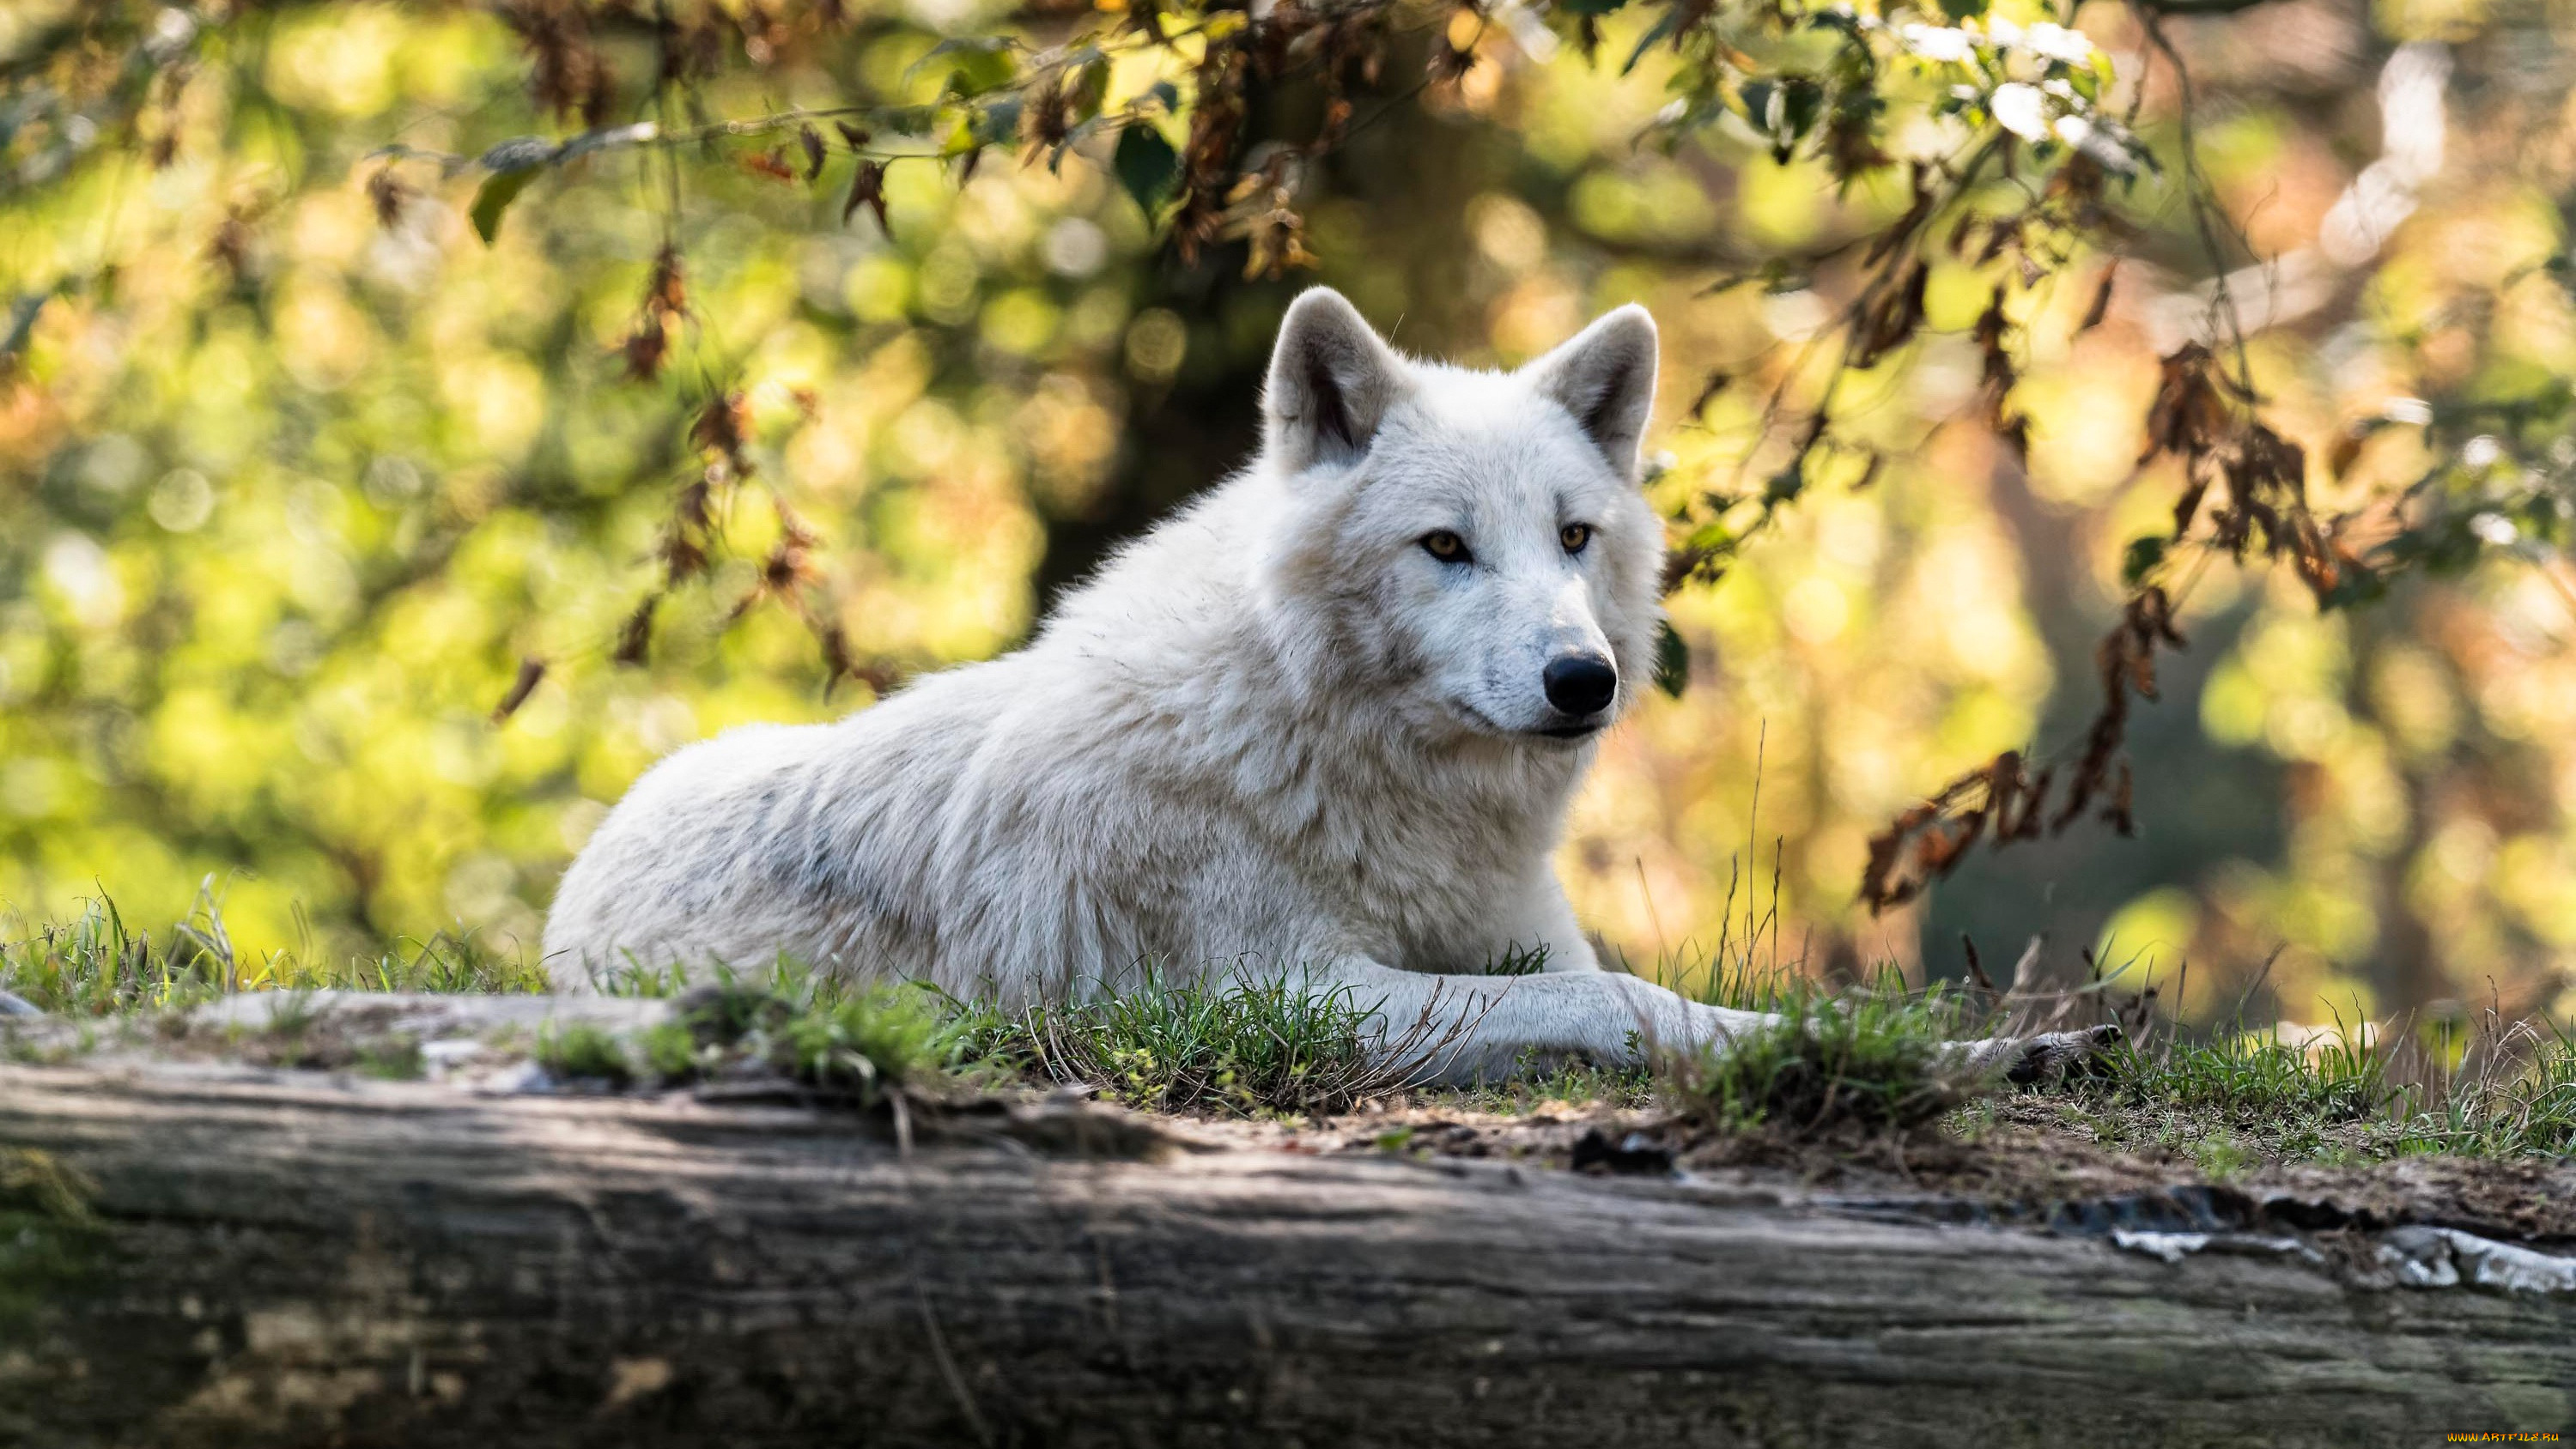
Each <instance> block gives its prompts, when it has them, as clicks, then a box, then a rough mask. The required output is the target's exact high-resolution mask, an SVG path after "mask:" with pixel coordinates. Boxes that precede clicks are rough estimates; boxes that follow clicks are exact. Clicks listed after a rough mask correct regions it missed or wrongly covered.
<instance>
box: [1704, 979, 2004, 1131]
mask: <svg viewBox="0 0 2576 1449" xmlns="http://www.w3.org/2000/svg"><path fill="white" fill-rule="evenodd" d="M1773 1009H1774V1010H1776V1011H1777V1012H1778V1013H1779V1016H1780V1019H1779V1020H1778V1021H1777V1022H1776V1023H1774V1024H1772V1025H1770V1026H1767V1027H1764V1028H1762V1029H1760V1030H1757V1031H1752V1032H1748V1033H1746V1034H1745V1035H1743V1036H1741V1037H1738V1038H1736V1039H1735V1040H1734V1041H1732V1042H1728V1043H1725V1044H1723V1045H1711V1046H1703V1047H1697V1048H1693V1049H1690V1050H1685V1051H1679V1052H1672V1053H1667V1054H1666V1055H1665V1056H1664V1057H1663V1059H1662V1060H1661V1061H1660V1062H1659V1063H1658V1064H1657V1093H1658V1097H1659V1099H1660V1100H1661V1101H1662V1102H1663V1103H1664V1104H1665V1106H1666V1107H1667V1108H1668V1109H1669V1110H1671V1112H1672V1113H1673V1114H1674V1115H1675V1116H1676V1117H1679V1118H1682V1119H1683V1120H1686V1121H1690V1122H1694V1123H1697V1124H1699V1125H1701V1126H1705V1127H1711V1128H1715V1129H1717V1130H1720V1131H1725V1132H1753V1131H1764V1132H1772V1133H1778V1134H1782V1135H1785V1136H1788V1137H1792V1138H1799V1139H1808V1138H1816V1137H1823V1136H1828V1135H1832V1134H1834V1133H1837V1132H1841V1131H1846V1130H1856V1131H1859V1132H1863V1133H1883V1132H1903V1131H1911V1130H1913V1129H1915V1128H1919V1127H1922V1126H1925V1125H1927V1124H1929V1123H1932V1122H1934V1121H1937V1120H1939V1119H1940V1118H1942V1117H1944V1116H1946V1115H1947V1114H1948V1113H1949V1112H1950V1110H1951V1109H1952V1108H1954V1107H1957V1106H1958V1105H1959V1104H1960V1103H1961V1102H1963V1101H1965V1100H1967V1099H1968V1098H1969V1097H1970V1096H1972V1095H1974V1094H1975V1093H1977V1092H1978V1091H1980V1090H1982V1089H1984V1088H1986V1087H1988V1086H1990V1085H1992V1082H1991V1079H1992V1077H1993V1076H1994V1073H1992V1072H1983V1071H1973V1070H1969V1069H1966V1068H1963V1067H1961V1066H1959V1065H1957V1064H1955V1063H1954V1062H1952V1061H1950V1060H1948V1059H1947V1056H1946V1048H1945V1043H1948V1042H1952V1041H1956V1040H1958V1039H1959V1038H1960V1037H1962V1036H1963V1035H1973V1034H1974V1032H1973V1029H1972V1026H1971V1022H1970V1014H1969V1012H1968V1011H1967V1010H1966V1008H1965V1007H1964V1006H1963V1005H1962V1004H1961V1003H1960V1002H1959V1000H1958V999H1957V998H1955V997H1953V996H1951V995H1949V994H1948V993H1945V992H1938V991H1936V992H1933V993H1929V994H1927V995H1922V996H1914V995H1910V994H1907V993H1904V992H1900V991H1886V990H1874V991H1871V990H1865V991H1857V992H1854V993H1852V994H1850V995H1847V996H1843V997H1830V996H1825V995H1823V994H1821V993H1817V992H1814V991H1807V992H1793V993H1790V994H1788V995H1787V996H1785V997H1784V998H1782V999H1781V1000H1779V1001H1778V1003H1777V1004H1776V1005H1775V1007H1774V1008H1773Z"/></svg>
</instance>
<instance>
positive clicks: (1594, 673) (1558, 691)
mask: <svg viewBox="0 0 2576 1449" xmlns="http://www.w3.org/2000/svg"><path fill="white" fill-rule="evenodd" d="M1539 682H1540V683H1541V684H1543V685H1545V686H1546V687H1547V702H1548V703H1550V704H1552V705H1555V706H1556V707H1557V708H1558V709H1560V710H1563V711H1564V712H1565V713H1567V714H1571V715H1587V714H1598V713H1600V712H1601V711H1602V710H1605V709H1608V708H1609V707H1610V701H1611V700H1613V699H1615V698H1617V697H1618V694H1619V671H1618V669H1617V667H1616V666H1614V665H1612V664H1611V662H1610V661H1609V660H1607V659H1604V658H1602V657H1601V656H1600V655H1598V654H1568V655H1566V656H1565V657H1564V658H1562V659H1554V660H1550V661H1549V662H1548V666H1547V670H1546V672H1545V673H1543V674H1541V675H1540V676H1539Z"/></svg>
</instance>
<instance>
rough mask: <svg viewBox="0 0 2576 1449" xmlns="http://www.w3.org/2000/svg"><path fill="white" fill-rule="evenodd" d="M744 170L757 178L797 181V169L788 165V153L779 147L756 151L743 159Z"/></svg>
mask: <svg viewBox="0 0 2576 1449" xmlns="http://www.w3.org/2000/svg"><path fill="white" fill-rule="evenodd" d="M742 169H743V170H745V171H748V172H750V173H752V174H753V175H755V176H766V177H769V178H770V179H771V180H773V181H793V180H795V179H796V168H795V167H793V166H790V165H788V164H787V152H786V151H785V150H784V149H783V148H781V147H777V146H772V147H770V148H769V149H768V150H766V151H754V152H753V153H751V154H750V155H748V156H745V157H743V158H742Z"/></svg>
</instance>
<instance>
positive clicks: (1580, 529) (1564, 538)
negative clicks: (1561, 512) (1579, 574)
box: [1556, 523, 1592, 553]
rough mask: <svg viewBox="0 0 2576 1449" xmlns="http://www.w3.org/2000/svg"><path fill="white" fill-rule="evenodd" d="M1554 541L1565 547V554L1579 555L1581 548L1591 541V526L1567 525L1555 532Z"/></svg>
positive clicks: (1580, 524)
mask: <svg viewBox="0 0 2576 1449" xmlns="http://www.w3.org/2000/svg"><path fill="white" fill-rule="evenodd" d="M1556 541H1557V542H1559V543H1561V544H1564V545H1565V551H1566V552H1567V553H1581V552H1583V546H1584V545H1585V544H1587V543H1590V542H1591V541H1592V525H1591V524H1588V523H1569V524H1567V525H1566V526H1565V527H1563V528H1560V529H1558V530H1557V531H1556Z"/></svg>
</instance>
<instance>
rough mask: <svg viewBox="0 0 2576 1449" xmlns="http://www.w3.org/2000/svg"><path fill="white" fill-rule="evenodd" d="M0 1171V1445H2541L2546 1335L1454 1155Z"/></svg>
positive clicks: (534, 1113)
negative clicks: (2446, 1439)
mask: <svg viewBox="0 0 2576 1449" xmlns="http://www.w3.org/2000/svg"><path fill="white" fill-rule="evenodd" d="M10 1162H15V1163H16V1164H17V1176H16V1178H15V1179H12V1178H11V1177H10V1176H8V1175H7V1174H6V1173H5V1172H0V1442H5V1443H24V1444H42V1445H48V1446H50V1445H90V1444H102V1445H104V1444H118V1445H126V1444H131V1445H146V1444H148V1445H182V1446H184V1445H199V1444H259V1445H300V1444H428V1445H451V1444H453V1445H471V1446H475V1449H491V1446H497V1445H515V1444H594V1443H595V1444H618V1445H661V1444H671V1445H693V1446H694V1445H708V1444H726V1445H738V1444H755V1443H760V1444H772V1443H774V1444H803V1443H815V1444H868V1445H880V1444H888V1445H904V1444H958V1443H966V1444H972V1443H977V1442H983V1443H992V1444H1071V1445H1092V1444H1101V1445H1110V1444H1121V1445H1123V1444H1137V1445H1149V1444H1230V1443H1281V1444H1307V1445H1316V1446H1328V1445H1401V1446H1405V1449H1429V1446H1436V1445H1449V1444H1458V1445H1499V1444H1548V1445H1557V1444H1608V1445H1623V1446H1650V1445H1664V1444H1673V1445H1685V1444H1686V1445H1694V1446H1711V1445H1734V1444H1744V1445H1766V1446H1768V1445H1800V1444H1816V1445H1837V1446H1842V1445H1879V1444H1887V1445H1900V1444H1901V1445H1908V1446H1914V1445H1924V1446H1941V1445H1962V1446H1966V1445H1974V1446H1980V1449H1987V1446H1995V1445H2010V1444H2072V1443H2082V1444H2119V1445H2204V1444H2206V1445H2218V1444H2230V1445H2233V1444H2244V1443H2268V1444H2287V1445H2305V1444H2315V1445H2337V1446H2344V1445H2356V1444H2378V1443H2386V1444H2406V1445H2420V1444H2426V1443H2433V1442H2438V1438H2436V1437H2434V1436H2437V1435H2438V1434H2439V1433H2440V1432H2441V1431H2444V1430H2472V1429H2564V1428H2566V1427H2568V1426H2569V1423H2570V1418H2571V1404H2576V1398H2571V1392H2576V1302H2571V1296H2570V1295H2566V1294H2534V1293H2518V1294H2506V1293H2499V1292H2493V1291H2482V1290H2475V1289H2470V1288H2452V1289H2442V1290H2407V1289H2395V1290H2380V1291H2366V1290H2362V1289H2357V1288H2352V1287H2348V1286H2345V1284H2344V1283H2343V1282H2342V1281H2341V1280H2339V1279H2338V1278H2337V1277H2336V1276H2334V1275H2333V1274H2331V1273H2329V1272H2327V1271H2325V1270H2324V1269H2322V1268H2320V1267H2317V1266H2313V1265H2309V1264H2304V1263H2301V1262H2299V1261H2296V1260H2295V1259H2293V1258H2288V1257H2260V1256H2221V1255H2217V1254H2211V1253H2204V1254H2200V1255H2197V1256H2193V1257H2188V1258H2185V1259H2184V1260H2183V1261H2181V1262H2179V1263H2175V1264H2167V1263H2164V1262H2160V1261H2157V1260H2156V1259H2154V1258H2152V1257H2149V1256H2146V1255H2143V1254H2139V1253H2134V1252H2119V1251H2115V1250H2114V1249H2113V1248H2111V1247H2110V1246H2108V1245H2107V1244H2105V1243H2103V1242H2101V1241H2099V1240H2095V1239H2089V1238H2081V1237H2065V1236H2052V1235H2048V1234H2044V1233H2038V1232H2032V1231H2026V1230H2006V1229H1993V1228H1971V1227H1944V1226H1932V1225H1924V1224H1918V1223H1905V1222H1888V1221H1878V1220H1872V1219H1867V1218H1863V1217H1858V1216H1853V1215H1849V1214H1836V1213H1832V1212H1828V1211H1822V1210H1819V1209H1818V1208H1817V1207H1816V1206H1815V1205H1814V1204H1812V1203H1803V1202H1800V1201H1798V1200H1796V1198H1795V1197H1794V1195H1788V1196H1783V1195H1781V1194H1774V1193H1765V1192H1746V1191H1733V1192H1725V1191H1714V1190H1710V1189H1708V1188H1705V1187H1693V1186H1690V1185H1687V1184H1680V1183H1669V1182H1662V1181H1654V1182H1647V1181H1632V1180H1607V1179H1596V1178H1585V1177H1576V1176H1572V1175H1568V1174H1564V1173H1558V1172H1550V1171H1545V1170H1540V1169H1534V1168H1517V1167H1513V1166H1509V1165H1503V1164H1493V1163H1449V1164H1437V1163H1434V1164H1425V1163H1418V1162H1412V1161H1404V1160H1396V1159H1392V1158H1388V1159H1379V1158H1368V1157H1332V1158H1319V1157H1312V1156H1301V1155H1296V1154H1290V1153H1280V1152H1251V1151H1226V1152H1209V1153H1198V1152H1175V1153H1170V1154H1166V1155H1163V1156H1162V1157H1161V1158H1160V1159H1159V1160H1153V1161H1145V1160H1134V1159H1132V1158H1129V1159H1104V1158H1099V1157H1091V1158H1082V1157H1072V1156H1063V1155H1051V1154H1050V1153H1049V1152H1047V1151H1043V1150H1034V1149H1031V1148H1029V1147H1027V1146H1024V1145H1020V1144H1017V1143H1011V1142H1002V1143H996V1144H993V1145H986V1146H938V1145H928V1146H921V1147H918V1148H916V1150H914V1151H913V1152H912V1153H911V1154H910V1155H909V1156H904V1155H901V1154H899V1153H898V1152H897V1151H896V1150H895V1149H894V1147H893V1146H891V1145H890V1144H889V1143H888V1142H886V1141H885V1140H884V1139H883V1137H882V1135H881V1134H879V1133H878V1132H874V1131H870V1130H863V1129H862V1128H861V1127H859V1126H858V1125H857V1124H855V1123H854V1122H853V1121H852V1120H851V1119H848V1118H836V1117H833V1116H830V1115H825V1114H818V1113H811V1112H806V1111H802V1110H796V1109H789V1108H779V1107H770V1108H755V1109H724V1110H718V1109H713V1108H709V1107H706V1106H703V1105H699V1104H695V1103H692V1102H689V1101H686V1100H685V1099H678V1098H672V1099H661V1100H636V1099H599V1098H591V1099H576V1098H562V1097H527V1096H517V1097H503V1096H478V1095H475V1094H472V1093H469V1092H465V1091H460V1090H457V1089H454V1088H451V1087H438V1086H429V1085H420V1084H389V1083H358V1082H346V1081H337V1080H333V1079H330V1078H325V1077H320V1076H317V1075H315V1074H310V1073H306V1074H297V1073H285V1072H259V1071H252V1070H245V1069H241V1068H235V1067H224V1068H217V1067H197V1068H184V1067H174V1066H166V1065H153V1066H139V1065H127V1066H121V1067H120V1066H99V1065H95V1064H93V1065H70V1066H55V1067H27V1066H15V1067H0V1167H5V1166H6V1164H8V1163H10ZM48 1164H50V1166H47V1165H48ZM59 1168H68V1169H71V1170H72V1172H73V1173H75V1174H77V1175H78V1176H79V1177H82V1178H85V1179H87V1186H86V1187H84V1188H83V1189H82V1193H83V1195H84V1196H85V1197H86V1199H87V1200H88V1201H89V1203H90V1204H91V1211H93V1212H94V1213H95V1225H94V1226H88V1227H84V1226H80V1225H77V1224H73V1223H69V1222H67V1221H66V1219H65V1217H64V1209H63V1208H62V1205H61V1203H60V1202H59V1201H54V1200H53V1199H51V1198H49V1197H48V1196H47V1193H46V1191H45V1190H44V1184H43V1182H42V1181H40V1180H39V1178H40V1177H41V1173H42V1172H43V1171H51V1170H54V1169H59ZM59 1177H60V1174H59V1173H57V1180H59ZM12 1181H15V1182H16V1184H17V1185H16V1186H15V1187H14V1188H13V1187H11V1186H10V1185H9V1184H10V1183H11V1182H12ZM31 1184H33V1185H31ZM49 1201H51V1202H53V1205H52V1206H50V1207H49V1206H47V1205H46V1204H47V1203H48V1202H49Z"/></svg>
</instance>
